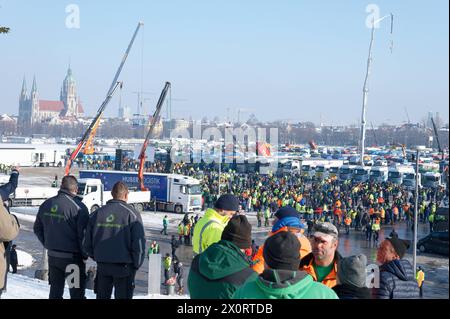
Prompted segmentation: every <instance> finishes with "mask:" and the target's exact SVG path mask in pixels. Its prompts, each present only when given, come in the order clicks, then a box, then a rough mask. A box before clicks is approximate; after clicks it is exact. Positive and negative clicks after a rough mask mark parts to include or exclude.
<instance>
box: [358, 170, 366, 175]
mask: <svg viewBox="0 0 450 319" xmlns="http://www.w3.org/2000/svg"><path fill="white" fill-rule="evenodd" d="M355 174H356V175H367V171H365V170H363V169H357V170H355Z"/></svg>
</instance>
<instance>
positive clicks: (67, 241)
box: [33, 176, 89, 299]
mask: <svg viewBox="0 0 450 319" xmlns="http://www.w3.org/2000/svg"><path fill="white" fill-rule="evenodd" d="M77 192H78V182H77V179H76V178H75V177H74V176H65V177H64V178H63V179H62V182H61V188H60V190H59V192H58V195H56V196H55V197H52V198H49V199H47V200H46V201H45V202H44V203H43V204H42V205H41V206H40V207H39V211H38V213H37V216H36V221H35V222H34V227H33V230H34V233H35V234H36V236H37V238H38V239H39V241H40V242H41V243H42V245H43V246H44V247H45V248H46V249H47V250H48V267H49V269H48V270H49V283H50V296H49V298H50V299H62V298H63V294H64V283H65V280H66V278H68V276H70V279H71V280H70V281H69V282H68V284H69V292H70V298H71V299H84V298H85V295H84V293H85V285H86V264H85V260H86V259H87V255H86V254H84V253H83V251H82V242H83V238H84V233H85V231H86V226H87V223H88V221H89V211H88V209H87V207H86V206H85V205H84V204H83V203H82V202H81V199H80V198H79V197H77Z"/></svg>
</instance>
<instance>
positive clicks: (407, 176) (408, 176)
mask: <svg viewBox="0 0 450 319" xmlns="http://www.w3.org/2000/svg"><path fill="white" fill-rule="evenodd" d="M414 178H415V174H411V173H408V174H405V179H414Z"/></svg>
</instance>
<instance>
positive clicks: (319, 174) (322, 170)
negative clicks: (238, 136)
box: [315, 164, 330, 179]
mask: <svg viewBox="0 0 450 319" xmlns="http://www.w3.org/2000/svg"><path fill="white" fill-rule="evenodd" d="M329 170H330V165H329V164H319V165H317V166H316V169H315V172H316V178H317V179H325V178H328V175H329Z"/></svg>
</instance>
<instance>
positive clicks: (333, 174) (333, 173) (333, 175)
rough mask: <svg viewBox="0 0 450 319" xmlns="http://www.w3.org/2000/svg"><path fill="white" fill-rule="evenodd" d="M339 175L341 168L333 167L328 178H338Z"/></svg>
mask: <svg viewBox="0 0 450 319" xmlns="http://www.w3.org/2000/svg"><path fill="white" fill-rule="evenodd" d="M338 175H339V166H331V167H330V169H329V171H328V177H331V178H336V177H337V176H338Z"/></svg>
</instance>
